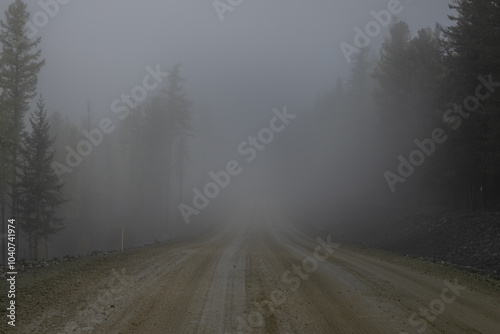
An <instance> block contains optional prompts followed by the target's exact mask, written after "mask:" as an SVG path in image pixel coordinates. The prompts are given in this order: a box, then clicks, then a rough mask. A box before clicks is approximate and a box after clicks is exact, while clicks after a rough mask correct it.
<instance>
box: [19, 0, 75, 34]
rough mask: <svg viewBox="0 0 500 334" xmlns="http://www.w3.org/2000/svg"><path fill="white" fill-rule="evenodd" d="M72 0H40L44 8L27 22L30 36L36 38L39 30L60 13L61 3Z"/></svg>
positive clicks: (39, 2) (64, 3) (40, 4)
mask: <svg viewBox="0 0 500 334" xmlns="http://www.w3.org/2000/svg"><path fill="white" fill-rule="evenodd" d="M70 2H71V0H47V1H44V0H40V1H38V5H39V6H40V7H41V8H42V10H40V11H38V12H36V13H35V14H33V16H32V17H31V21H28V22H27V23H26V28H27V30H28V38H30V39H31V38H34V37H35V36H36V35H37V34H38V30H39V29H41V28H43V27H45V26H46V25H47V24H48V23H49V21H50V19H51V18H54V17H55V16H56V15H57V14H59V11H60V8H61V5H67V4H68V3H70Z"/></svg>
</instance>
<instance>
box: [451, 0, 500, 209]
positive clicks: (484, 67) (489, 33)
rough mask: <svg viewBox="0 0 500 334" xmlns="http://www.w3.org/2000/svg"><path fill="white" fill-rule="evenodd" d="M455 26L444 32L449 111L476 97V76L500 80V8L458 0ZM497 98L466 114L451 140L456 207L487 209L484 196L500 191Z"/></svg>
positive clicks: (488, 0)
mask: <svg viewBox="0 0 500 334" xmlns="http://www.w3.org/2000/svg"><path fill="white" fill-rule="evenodd" d="M450 8H451V9H453V10H455V11H456V13H455V15H451V16H450V19H451V20H452V21H453V22H455V24H453V25H452V26H450V27H447V28H445V29H443V35H444V47H445V59H444V61H445V65H446V67H447V76H446V82H447V85H446V87H445V88H446V90H445V95H446V99H447V101H449V105H448V107H450V108H451V109H454V107H453V106H454V104H457V105H462V102H463V101H464V99H465V98H466V97H467V96H469V95H472V94H474V93H475V89H476V87H477V85H478V83H479V82H478V76H480V75H482V76H483V77H488V76H489V75H491V76H492V78H493V80H494V81H500V62H499V61H498V55H499V52H500V31H499V29H498V22H499V21H498V20H499V19H500V3H499V1H498V0H496V1H495V0H493V1H492V0H484V1H472V0H455V1H453V3H452V4H451V5H450ZM499 106H500V97H499V95H498V93H495V94H491V96H490V97H489V98H488V99H487V100H485V101H480V106H479V108H477V110H475V111H471V112H468V114H469V116H468V118H467V119H466V120H463V122H462V125H461V126H460V128H459V129H457V130H455V131H453V133H452V135H451V139H450V143H449V145H450V150H451V152H450V160H449V165H450V166H451V167H452V168H453V170H452V173H453V175H455V176H454V178H453V180H452V181H451V184H452V187H454V194H459V195H460V197H459V198H458V200H457V201H456V204H457V205H460V204H466V206H467V207H468V208H469V209H471V210H475V209H477V208H478V207H479V206H480V205H481V204H483V193H484V194H488V193H490V194H492V193H494V192H495V191H496V192H498V191H500V172H499V167H500V155H499V154H498V150H499V149H500V131H499V130H498V129H499V128H500V116H499V113H498V108H499Z"/></svg>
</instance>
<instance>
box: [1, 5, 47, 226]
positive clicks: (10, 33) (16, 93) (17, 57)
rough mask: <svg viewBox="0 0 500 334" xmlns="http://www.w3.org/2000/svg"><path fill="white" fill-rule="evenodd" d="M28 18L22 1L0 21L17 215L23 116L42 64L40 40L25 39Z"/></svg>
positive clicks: (13, 200)
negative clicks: (18, 170) (38, 48)
mask: <svg viewBox="0 0 500 334" xmlns="http://www.w3.org/2000/svg"><path fill="white" fill-rule="evenodd" d="M29 17H30V14H29V12H28V11H27V6H26V4H25V3H24V2H23V1H22V0H15V1H14V2H13V3H12V4H10V5H9V7H8V9H7V10H6V11H5V21H3V20H0V43H1V44H2V54H1V57H0V87H2V91H1V99H0V100H1V101H2V109H3V112H2V114H3V120H2V122H3V123H4V124H6V125H7V131H6V133H5V137H6V138H8V140H9V141H10V142H11V146H10V150H9V165H10V166H9V168H11V169H12V170H13V172H12V173H10V175H12V179H11V180H9V183H10V184H11V194H10V195H11V211H12V216H13V217H14V218H15V217H16V216H17V213H18V203H17V199H18V190H17V178H16V175H17V173H16V169H17V168H18V167H19V154H18V152H19V147H20V145H21V142H22V134H23V130H24V116H25V114H26V112H27V111H28V109H29V103H30V101H31V100H32V99H33V98H34V97H35V96H36V88H37V82H38V73H39V72H40V69H41V67H42V66H43V65H44V63H45V60H40V56H41V50H37V51H35V49H36V48H37V47H38V45H39V44H40V40H41V38H40V37H38V38H36V39H35V40H30V39H29V38H28V33H27V29H26V24H27V22H28V19H29Z"/></svg>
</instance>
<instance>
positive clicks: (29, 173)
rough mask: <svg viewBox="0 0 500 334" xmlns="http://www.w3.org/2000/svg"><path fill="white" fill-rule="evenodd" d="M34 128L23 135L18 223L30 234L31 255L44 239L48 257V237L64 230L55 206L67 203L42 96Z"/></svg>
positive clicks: (37, 108)
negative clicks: (56, 167)
mask: <svg viewBox="0 0 500 334" xmlns="http://www.w3.org/2000/svg"><path fill="white" fill-rule="evenodd" d="M30 124H31V127H32V131H31V132H30V133H27V134H26V135H25V137H24V142H23V145H22V147H21V150H20V151H21V153H22V167H21V168H20V171H21V173H20V177H19V179H20V182H19V209H20V216H21V217H22V220H21V221H20V223H19V225H20V227H21V228H22V230H23V231H24V232H25V233H26V234H27V236H28V246H29V256H31V257H33V256H34V257H35V258H37V257H38V245H39V241H40V240H41V239H43V240H44V241H45V249H46V254H45V255H46V256H48V239H49V236H50V235H51V234H54V233H56V232H58V231H59V230H61V229H62V224H61V222H62V219H61V218H58V217H56V209H57V208H58V207H59V206H60V205H61V204H62V203H63V202H64V201H63V199H62V196H61V188H62V187H63V184H62V183H61V182H60V181H59V178H58V176H57V175H56V173H55V171H54V169H53V168H52V162H53V159H54V152H53V144H54V138H51V137H50V134H49V130H50V124H49V123H48V121H47V113H46V110H45V102H44V100H43V98H42V97H41V96H40V97H39V99H38V101H37V104H36V110H35V111H34V112H33V113H32V115H31V118H30Z"/></svg>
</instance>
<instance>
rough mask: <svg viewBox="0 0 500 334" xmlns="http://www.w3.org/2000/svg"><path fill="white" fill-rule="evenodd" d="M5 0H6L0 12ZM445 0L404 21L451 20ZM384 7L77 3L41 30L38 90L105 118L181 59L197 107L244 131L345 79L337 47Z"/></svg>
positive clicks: (51, 103)
mask: <svg viewBox="0 0 500 334" xmlns="http://www.w3.org/2000/svg"><path fill="white" fill-rule="evenodd" d="M42 1H45V2H48V1H49V0H42ZM49 2H50V1H49ZM8 3H9V1H7V0H2V2H1V3H0V10H1V12H2V13H3V12H4V11H5V9H6V8H7V6H8ZM27 3H28V4H29V10H30V12H31V14H32V15H33V14H35V13H37V12H38V11H41V10H42V7H41V6H40V4H39V1H35V0H32V1H27ZM447 3H448V1H444V0H442V1H433V0H420V1H410V0H401V6H402V7H403V10H402V12H401V14H399V15H398V17H399V18H400V19H402V20H405V21H406V22H408V24H409V25H410V27H411V29H412V31H413V32H414V33H415V32H416V31H417V30H418V29H419V28H422V27H426V26H434V24H435V22H436V21H437V22H441V23H444V24H447V23H448V20H447V15H448V14H450V11H449V9H448V6H447ZM387 4H388V0H370V1H352V0H339V1H332V0H309V1H299V0H273V1H269V0H267V1H264V0H252V1H246V0H243V1H242V3H241V5H239V6H238V7H235V8H234V10H233V11H232V12H226V13H224V21H221V20H220V17H219V15H218V13H217V12H216V10H215V9H214V6H213V3H212V1H211V0H204V1H186V0H141V1H139V0H72V1H69V3H68V4H66V5H61V6H60V8H59V13H57V15H55V16H54V17H51V18H50V19H49V21H48V22H47V24H46V25H45V26H43V27H40V29H39V32H38V34H39V35H40V36H41V37H42V44H41V47H42V49H43V57H44V58H45V59H46V65H45V67H44V68H43V70H42V72H41V75H40V88H42V90H43V94H44V95H45V97H46V100H47V108H48V109H49V112H50V111H53V110H58V111H60V112H61V113H63V114H67V115H72V117H73V119H79V118H80V117H81V116H80V114H82V115H83V113H84V112H85V103H86V101H87V100H89V101H90V102H91V105H92V108H93V110H94V113H95V114H96V117H101V116H100V115H102V116H104V115H106V114H110V113H111V111H110V105H111V102H112V101H113V100H114V99H116V98H118V97H120V95H121V94H122V93H130V90H131V89H132V87H134V86H136V85H139V84H141V83H142V78H143V77H144V76H145V75H146V74H147V72H146V70H145V68H146V66H151V67H155V66H156V64H160V66H161V68H162V69H167V68H168V67H170V66H172V65H174V64H176V63H182V64H183V66H182V69H181V73H182V75H183V76H184V77H185V78H186V91H187V93H188V95H189V97H191V99H192V100H193V101H194V102H195V107H197V108H198V109H199V107H200V106H201V105H208V106H210V107H211V109H212V110H213V112H214V113H215V114H217V115H219V116H220V115H223V118H225V119H227V120H228V122H230V123H228V124H232V125H234V128H235V129H238V130H237V131H241V128H240V127H239V126H238V125H241V126H243V127H245V126H246V125H247V123H248V121H249V118H248V117H246V116H247V115H250V114H252V115H256V114H262V113H269V112H270V111H271V110H272V108H273V107H281V106H284V105H299V106H303V107H304V108H309V107H310V106H311V104H312V102H313V100H314V99H315V97H316V95H317V94H318V93H322V92H325V91H327V90H328V89H330V88H332V87H333V86H334V84H335V82H336V80H337V78H338V77H339V76H343V77H346V76H347V74H348V71H349V65H348V64H347V62H346V60H345V57H344V55H343V54H342V52H341V50H340V47H339V44H340V43H341V42H342V41H344V42H347V43H350V44H352V43H353V38H354V34H355V33H354V30H353V29H354V27H355V26H359V27H361V28H364V27H365V25H366V23H367V22H369V21H370V20H373V18H372V17H371V16H370V14H369V13H370V11H371V10H375V11H379V10H382V9H385V8H387ZM1 17H2V19H3V18H4V15H3V14H2V16H1ZM32 20H33V18H32ZM387 30H388V29H387V28H384V29H383V30H382V32H381V34H380V35H379V36H377V37H376V38H374V40H373V42H372V44H371V46H372V48H374V49H377V48H378V46H379V45H380V42H381V41H382V40H383V36H384V35H385V34H387ZM75 115H78V116H75ZM235 131H236V130H235Z"/></svg>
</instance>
